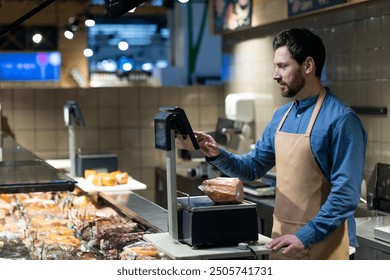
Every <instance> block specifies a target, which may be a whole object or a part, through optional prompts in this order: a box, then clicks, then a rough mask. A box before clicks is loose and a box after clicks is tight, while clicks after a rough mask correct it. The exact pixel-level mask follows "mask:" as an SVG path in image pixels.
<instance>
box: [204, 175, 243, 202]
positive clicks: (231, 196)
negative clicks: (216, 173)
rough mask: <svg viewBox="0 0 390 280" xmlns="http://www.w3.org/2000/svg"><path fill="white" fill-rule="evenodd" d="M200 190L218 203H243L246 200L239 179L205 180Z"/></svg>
mask: <svg viewBox="0 0 390 280" xmlns="http://www.w3.org/2000/svg"><path fill="white" fill-rule="evenodd" d="M199 189H201V190H202V191H203V192H204V193H205V194H206V195H207V196H208V197H209V198H210V199H211V200H212V201H214V202H217V203H241V202H242V201H243V200H244V187H243V184H242V182H241V181H240V179H238V178H229V177H217V178H214V179H208V180H204V181H203V183H202V185H200V186H199Z"/></svg>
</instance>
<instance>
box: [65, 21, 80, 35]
mask: <svg viewBox="0 0 390 280" xmlns="http://www.w3.org/2000/svg"><path fill="white" fill-rule="evenodd" d="M68 22H69V27H70V30H72V31H73V32H75V31H77V30H78V29H79V24H80V20H79V19H78V17H70V18H69V19H68Z"/></svg>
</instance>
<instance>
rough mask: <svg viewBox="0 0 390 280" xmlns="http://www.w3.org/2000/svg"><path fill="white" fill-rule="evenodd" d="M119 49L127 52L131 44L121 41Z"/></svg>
mask: <svg viewBox="0 0 390 280" xmlns="http://www.w3.org/2000/svg"><path fill="white" fill-rule="evenodd" d="M118 48H119V49H120V50H121V51H126V50H127V49H128V48H129V43H127V42H126V41H120V42H119V43H118Z"/></svg>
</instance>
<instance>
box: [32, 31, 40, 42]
mask: <svg viewBox="0 0 390 280" xmlns="http://www.w3.org/2000/svg"><path fill="white" fill-rule="evenodd" d="M42 38H43V37H42V35H41V34H39V33H36V34H34V36H33V37H32V40H33V42H34V43H35V44H39V43H40V42H42Z"/></svg>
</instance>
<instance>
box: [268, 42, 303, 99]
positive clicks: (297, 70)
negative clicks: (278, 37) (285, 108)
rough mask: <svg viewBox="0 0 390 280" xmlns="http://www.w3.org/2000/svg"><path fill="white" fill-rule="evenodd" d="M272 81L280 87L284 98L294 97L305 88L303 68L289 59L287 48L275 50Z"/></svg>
mask: <svg viewBox="0 0 390 280" xmlns="http://www.w3.org/2000/svg"><path fill="white" fill-rule="evenodd" d="M274 65H275V72H274V76H273V79H274V80H275V81H276V82H277V83H278V84H279V85H280V90H281V94H282V96H284V97H294V96H295V95H297V94H298V93H299V92H300V91H301V89H302V88H303V87H304V86H305V83H306V80H305V77H304V76H303V72H302V71H303V70H302V69H303V66H302V65H299V64H298V62H297V61H296V60H294V59H293V58H292V57H291V54H290V52H289V51H288V49H287V46H283V47H280V48H278V49H276V50H275V55H274Z"/></svg>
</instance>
